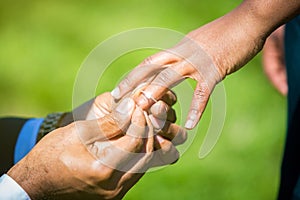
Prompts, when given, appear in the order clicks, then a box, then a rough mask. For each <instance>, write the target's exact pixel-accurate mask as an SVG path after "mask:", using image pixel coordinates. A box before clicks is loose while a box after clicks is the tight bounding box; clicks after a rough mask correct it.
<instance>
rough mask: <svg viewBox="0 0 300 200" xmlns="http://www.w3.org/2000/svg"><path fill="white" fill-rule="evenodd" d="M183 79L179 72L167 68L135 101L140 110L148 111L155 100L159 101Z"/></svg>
mask: <svg viewBox="0 0 300 200" xmlns="http://www.w3.org/2000/svg"><path fill="white" fill-rule="evenodd" d="M184 79H185V77H184V76H183V75H182V74H181V72H180V70H178V71H176V70H175V69H174V68H173V67H168V68H166V69H165V70H163V71H161V72H160V73H159V74H158V75H157V76H156V77H155V78H154V80H153V81H152V82H151V83H150V84H149V85H148V86H147V87H146V88H145V89H144V90H143V93H142V94H140V95H139V97H138V98H137V99H135V101H136V103H137V104H138V105H139V106H140V107H141V108H143V109H148V108H149V107H150V106H151V105H153V104H154V103H155V100H158V99H161V98H162V97H163V95H164V94H165V93H166V92H167V91H169V90H170V88H172V87H174V86H175V85H177V84H178V83H180V82H181V81H183V80H184Z"/></svg>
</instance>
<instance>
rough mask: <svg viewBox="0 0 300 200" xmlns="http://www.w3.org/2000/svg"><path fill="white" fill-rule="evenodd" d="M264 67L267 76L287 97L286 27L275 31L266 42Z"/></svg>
mask: <svg viewBox="0 0 300 200" xmlns="http://www.w3.org/2000/svg"><path fill="white" fill-rule="evenodd" d="M262 58H263V67H264V71H265V74H266V76H267V77H268V78H269V80H270V82H271V83H272V84H273V86H274V87H275V88H276V89H277V90H278V92H279V93H280V94H282V95H287V92H288V85H287V76H286V67H285V60H284V26H281V27H279V28H278V29H277V30H275V31H274V32H273V33H272V34H271V35H270V36H269V37H268V38H267V40H266V43H265V46H264V49H263V57H262Z"/></svg>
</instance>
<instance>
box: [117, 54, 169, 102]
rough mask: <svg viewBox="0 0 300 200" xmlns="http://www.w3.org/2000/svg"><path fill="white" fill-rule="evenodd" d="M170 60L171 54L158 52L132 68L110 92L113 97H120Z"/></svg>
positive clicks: (161, 68) (158, 70)
mask: <svg viewBox="0 0 300 200" xmlns="http://www.w3.org/2000/svg"><path fill="white" fill-rule="evenodd" d="M171 61H172V56H171V54H170V53H167V52H160V53H158V54H156V55H153V56H150V57H148V58H147V59H145V60H144V61H143V62H142V63H141V64H140V65H139V66H137V67H136V68H135V69H133V70H132V71H131V72H130V73H129V74H128V75H127V76H126V77H125V78H124V79H123V80H122V81H121V82H120V83H119V85H118V86H117V87H116V88H115V89H114V90H113V91H112V92H111V94H112V96H113V97H114V98H115V99H120V98H121V97H123V96H124V95H125V94H127V93H128V92H129V91H132V90H134V88H135V87H137V86H138V85H139V84H140V83H142V82H144V81H145V80H147V79H149V78H150V77H151V76H153V75H155V74H156V73H159V72H160V71H161V70H163V67H161V66H162V65H166V64H168V63H170V62H171Z"/></svg>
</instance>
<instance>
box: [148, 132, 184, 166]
mask: <svg viewBox="0 0 300 200" xmlns="http://www.w3.org/2000/svg"><path fill="white" fill-rule="evenodd" d="M154 147H155V148H156V149H158V150H156V151H155V152H154V157H153V159H152V161H151V166H152V167H154V166H162V165H167V164H173V163H175V162H176V161H177V160H178V159H179V152H178V151H177V149H176V148H175V147H174V145H173V144H172V143H171V142H170V141H168V140H166V139H164V138H163V137H161V136H159V135H156V136H155V142H154Z"/></svg>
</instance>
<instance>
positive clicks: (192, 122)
mask: <svg viewBox="0 0 300 200" xmlns="http://www.w3.org/2000/svg"><path fill="white" fill-rule="evenodd" d="M193 125H194V121H193V120H191V119H189V120H187V122H186V123H185V128H187V129H192V128H193Z"/></svg>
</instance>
